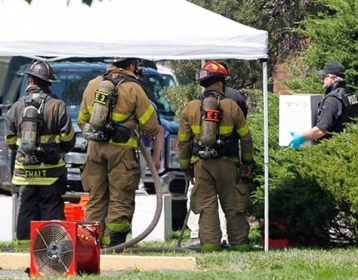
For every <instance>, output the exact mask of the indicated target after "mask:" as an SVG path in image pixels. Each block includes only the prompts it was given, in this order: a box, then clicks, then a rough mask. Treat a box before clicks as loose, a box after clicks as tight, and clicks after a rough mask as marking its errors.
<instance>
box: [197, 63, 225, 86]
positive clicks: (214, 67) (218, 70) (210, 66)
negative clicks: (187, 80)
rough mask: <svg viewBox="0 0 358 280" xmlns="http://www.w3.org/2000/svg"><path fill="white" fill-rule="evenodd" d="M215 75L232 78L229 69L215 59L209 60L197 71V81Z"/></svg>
mask: <svg viewBox="0 0 358 280" xmlns="http://www.w3.org/2000/svg"><path fill="white" fill-rule="evenodd" d="M214 77H222V78H223V79H224V80H227V79H229V78H230V76H229V72H228V71H227V69H226V68H225V67H224V66H222V65H221V64H219V63H217V62H215V61H209V62H207V63H205V65H204V66H203V68H202V69H201V70H200V71H197V72H196V73H195V81H197V82H200V81H204V80H207V79H210V78H214Z"/></svg>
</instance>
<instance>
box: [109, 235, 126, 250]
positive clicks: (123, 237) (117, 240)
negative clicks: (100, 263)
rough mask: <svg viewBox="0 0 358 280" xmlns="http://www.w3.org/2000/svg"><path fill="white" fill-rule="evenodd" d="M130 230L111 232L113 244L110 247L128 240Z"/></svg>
mask: <svg viewBox="0 0 358 280" xmlns="http://www.w3.org/2000/svg"><path fill="white" fill-rule="evenodd" d="M127 234H128V232H112V233H111V234H110V238H111V244H110V247H113V246H117V245H119V244H122V243H124V242H126V239H127Z"/></svg>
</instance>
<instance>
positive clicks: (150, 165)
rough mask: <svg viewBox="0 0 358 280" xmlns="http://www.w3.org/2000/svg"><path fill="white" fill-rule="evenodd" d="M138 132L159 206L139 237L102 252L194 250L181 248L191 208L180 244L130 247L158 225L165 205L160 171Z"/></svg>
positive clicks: (181, 234)
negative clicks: (161, 246)
mask: <svg viewBox="0 0 358 280" xmlns="http://www.w3.org/2000/svg"><path fill="white" fill-rule="evenodd" d="M136 134H137V137H138V139H139V140H138V144H139V150H140V151H141V153H142V154H143V156H144V159H145V161H146V163H147V165H148V168H149V170H150V172H151V174H152V177H153V180H154V187H155V193H156V199H157V207H156V209H155V213H154V216H153V219H152V221H151V223H150V224H149V226H148V227H147V228H146V229H145V230H144V231H143V232H142V233H141V234H139V235H138V236H137V237H135V238H133V239H131V240H129V241H127V242H125V243H122V244H119V245H116V246H113V247H109V248H103V249H102V250H101V253H102V254H105V253H113V252H116V253H124V252H128V251H132V252H133V251H135V252H164V251H171V252H173V251H180V252H192V250H189V249H186V248H181V247H180V242H181V239H182V237H183V233H184V230H185V227H186V222H187V220H188V216H189V212H190V211H189V210H188V213H187V215H186V217H185V220H184V224H183V228H182V230H181V233H180V236H179V240H178V244H177V246H176V247H174V248H170V247H164V248H160V247H158V248H153V247H150V248H149V247H142V248H130V247H131V246H133V245H135V244H137V243H139V242H140V241H142V240H143V239H144V238H146V237H147V236H148V235H149V234H150V233H151V232H152V231H153V230H154V228H155V227H156V225H157V223H158V221H159V219H160V215H161V212H162V207H163V197H162V185H161V183H160V178H159V176H158V172H157V170H156V169H155V167H154V163H153V161H152V159H151V156H150V154H149V152H148V150H147V149H146V147H145V146H144V144H143V142H142V140H141V137H140V135H139V133H138V132H137V131H136Z"/></svg>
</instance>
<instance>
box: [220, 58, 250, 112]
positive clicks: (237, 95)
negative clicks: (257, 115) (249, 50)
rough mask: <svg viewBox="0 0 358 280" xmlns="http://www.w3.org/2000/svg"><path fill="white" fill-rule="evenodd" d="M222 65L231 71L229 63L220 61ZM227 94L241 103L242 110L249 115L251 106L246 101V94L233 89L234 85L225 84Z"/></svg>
mask: <svg viewBox="0 0 358 280" xmlns="http://www.w3.org/2000/svg"><path fill="white" fill-rule="evenodd" d="M218 63H220V64H221V65H222V66H224V67H225V69H226V71H227V72H228V73H229V75H230V72H229V68H228V66H227V64H226V63H225V62H223V61H218ZM225 96H226V97H228V98H230V99H231V100H233V101H235V102H236V103H237V105H239V107H240V109H241V111H242V112H243V113H244V116H245V118H246V117H247V111H248V110H249V107H248V106H247V103H246V101H245V98H244V96H243V95H242V94H241V93H240V92H238V91H237V90H236V89H233V88H232V87H229V86H225Z"/></svg>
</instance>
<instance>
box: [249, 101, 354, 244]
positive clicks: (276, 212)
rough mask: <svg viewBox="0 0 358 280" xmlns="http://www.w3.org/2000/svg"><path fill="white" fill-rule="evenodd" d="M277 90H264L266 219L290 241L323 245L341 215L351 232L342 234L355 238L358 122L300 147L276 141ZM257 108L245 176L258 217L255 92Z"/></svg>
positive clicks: (260, 178)
mask: <svg viewBox="0 0 358 280" xmlns="http://www.w3.org/2000/svg"><path fill="white" fill-rule="evenodd" d="M278 99H279V98H278V95H274V94H270V95H269V219H270V221H271V222H279V223H281V224H284V225H285V226H286V227H287V229H288V231H289V239H290V240H291V244H296V245H320V246H323V245H328V244H329V241H330V237H329V235H328V230H329V229H335V230H336V231H338V230H339V228H340V227H341V225H342V220H338V221H337V219H336V217H337V216H338V215H339V214H342V213H344V217H345V219H344V222H345V224H346V225H348V227H349V229H350V231H351V232H352V233H353V235H352V237H351V238H348V237H347V236H346V235H344V234H343V235H342V237H343V238H344V239H346V240H348V241H349V242H350V243H351V244H356V243H357V229H358V224H357V218H358V217H357V210H358V195H357V192H358V187H357V184H356V183H355V178H356V170H357V168H358V162H357V161H356V154H357V152H358V143H357V141H356V139H357V136H358V128H357V127H356V126H354V125H349V126H348V127H347V132H346V133H342V134H337V135H335V136H334V137H333V138H332V139H330V140H323V141H322V142H321V144H319V145H315V146H310V147H304V148H301V149H299V150H293V149H291V148H286V147H279V146H278ZM257 100H258V102H257V105H258V108H259V112H258V113H257V114H254V115H249V117H248V121H249V125H250V130H251V131H252V134H253V138H254V143H255V168H254V172H253V174H252V176H251V177H250V183H251V185H254V186H256V188H255V189H253V191H252V203H253V208H252V211H253V214H254V215H255V216H256V217H257V218H261V219H262V218H263V213H264V165H263V144H262V143H263V112H262V98H261V97H258V99H257Z"/></svg>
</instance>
